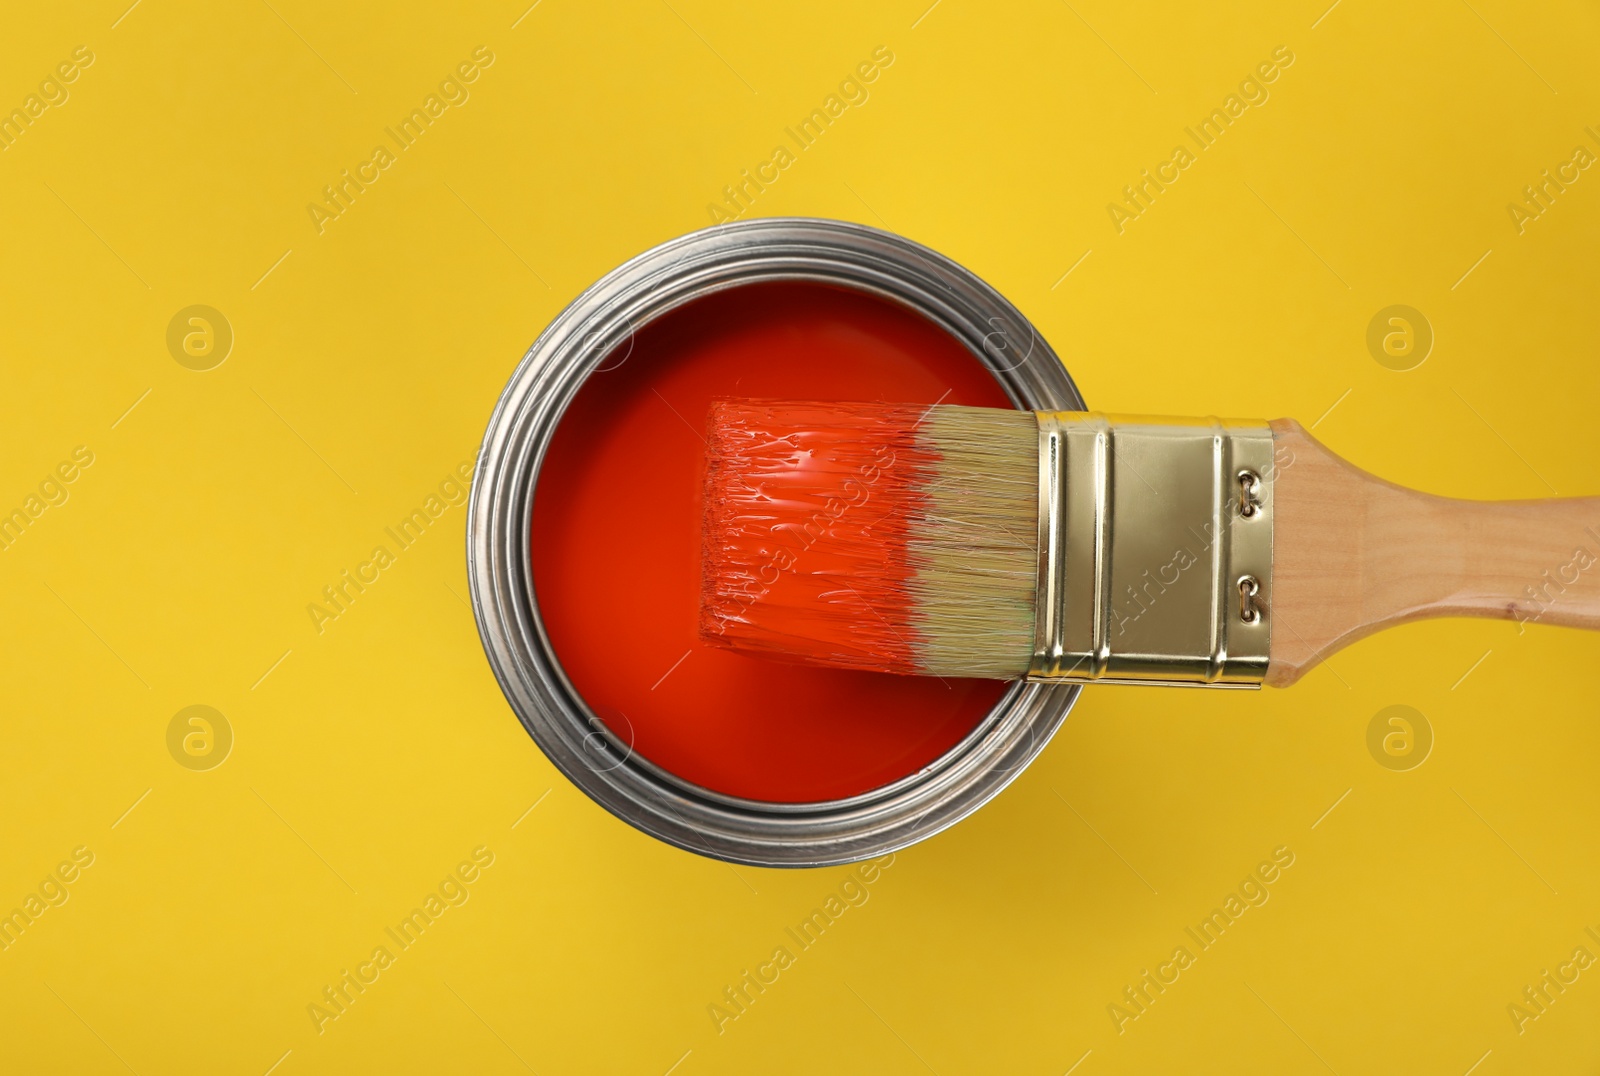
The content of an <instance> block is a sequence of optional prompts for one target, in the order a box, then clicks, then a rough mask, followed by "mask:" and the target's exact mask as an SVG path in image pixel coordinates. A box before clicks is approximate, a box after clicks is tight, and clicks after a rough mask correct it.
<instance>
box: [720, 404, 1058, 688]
mask: <svg viewBox="0 0 1600 1076" xmlns="http://www.w3.org/2000/svg"><path fill="white" fill-rule="evenodd" d="M707 450H708V451H707V458H708V461H709V463H708V467H707V472H706V512H705V534H704V578H703V582H702V597H701V617H700V633H701V635H702V636H703V637H704V638H705V639H706V640H707V641H709V642H712V643H715V644H718V645H722V646H728V647H732V648H734V649H738V650H745V651H749V652H753V653H759V654H762V655H765V656H768V657H777V658H782V659H786V660H790V661H798V662H803V663H806V664H813V665H828V666H835V667H841V668H851V669H869V670H874V671H879V672H893V673H905V674H914V675H927V676H950V677H959V676H974V677H987V678H991V679H1011V678H1014V677H1017V676H1021V675H1023V674H1024V673H1025V672H1026V671H1027V668H1028V664H1029V660H1030V658H1031V656H1032V653H1033V630H1034V624H1033V620H1034V593H1035V589H1036V581H1037V573H1038V550H1037V546H1038V514H1039V478H1038V467H1039V439H1038V425H1037V423H1036V421H1035V419H1034V417H1033V415H1032V414H1030V413H1028V412H1025V411H1004V410H991V409H987V408H977V407H958V406H934V407H928V406H925V405H899V404H867V403H792V402H780V401H763V400H722V401H718V402H717V403H715V404H713V405H712V410H711V422H710V436H709V438H708V441H707Z"/></svg>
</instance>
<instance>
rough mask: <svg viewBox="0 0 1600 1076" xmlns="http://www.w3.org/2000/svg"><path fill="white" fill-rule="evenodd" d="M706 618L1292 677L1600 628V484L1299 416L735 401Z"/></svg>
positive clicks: (777, 631) (995, 669) (820, 633)
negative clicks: (1408, 652) (1457, 629)
mask: <svg viewBox="0 0 1600 1076" xmlns="http://www.w3.org/2000/svg"><path fill="white" fill-rule="evenodd" d="M707 449H708V465H707V473H706V486H705V517H704V534H703V580H702V601H701V620H700V632H701V635H702V636H703V637H704V638H705V639H706V640H707V641H708V642H711V643H713V644H716V645H720V646H727V647H732V648H734V649H738V650H742V651H745V652H748V653H751V654H758V655H763V656H767V657H773V658H778V659H782V660H787V661H797V662H802V663H806V664H814V665H825V666H834V667H842V668H853V669H863V670H871V671H879V672H891V673H901V674H908V675H925V676H939V677H985V678H992V679H1017V678H1027V679H1029V680H1034V681H1041V682H1102V681H1110V682H1123V683H1147V684H1180V685H1184V684H1187V685H1210V686H1218V687H1255V686H1259V685H1260V684H1261V683H1263V682H1265V683H1267V684H1271V685H1273V686H1279V687H1282V686H1287V685H1288V684H1291V683H1293V682H1294V681H1296V680H1298V679H1299V678H1300V677H1301V676H1302V675H1304V674H1305V673H1306V672H1307V671H1308V670H1309V669H1311V668H1312V667H1313V666H1315V665H1316V664H1317V663H1318V662H1320V661H1321V660H1323V659H1324V658H1326V657H1327V656H1328V655H1329V654H1331V653H1333V652H1335V651H1337V650H1338V649H1340V648H1342V647H1344V646H1347V645H1349V644H1350V643H1353V642H1355V641H1356V640H1358V639H1361V638H1363V637H1365V636H1367V635H1370V634H1371V633H1373V632H1375V631H1378V630H1380V629H1382V628H1385V627H1389V626H1392V625H1395V624H1402V623H1406V622H1409V621H1413V620H1420V619H1424V618H1429V617H1442V616H1475V617H1495V618H1501V619H1513V620H1517V621H1519V622H1522V623H1524V624H1526V623H1541V624H1553V625H1564V626H1569V627H1579V628H1589V629H1596V628H1600V497H1580V498H1565V499H1549V500H1524V501H1502V502H1487V501H1469V500H1455V499H1450V498H1445V497H1437V496H1432V495H1430V494H1426V493H1420V492H1417V491H1415V490H1410V489H1405V488H1402V487H1400V486H1397V485H1394V484H1392V483H1389V482H1386V481H1384V480H1382V479H1380V478H1377V477H1375V476H1373V475H1371V474H1368V473H1367V472H1365V471H1362V470H1360V469H1359V468H1357V467H1354V466H1353V465H1351V464H1349V463H1347V462H1346V461H1344V460H1343V459H1341V458H1339V457H1338V456H1336V455H1334V454H1333V453H1332V452H1330V451H1329V450H1328V449H1327V448H1325V447H1323V446H1322V445H1321V444H1320V443H1319V442H1317V441H1316V440H1315V439H1314V438H1312V437H1311V435H1310V434H1309V433H1307V432H1306V431H1305V430H1304V429H1303V428H1301V426H1300V425H1299V424H1298V423H1296V422H1294V421H1293V420H1289V419H1281V420H1276V421H1273V422H1270V423H1268V422H1233V421H1226V422H1224V421H1218V420H1215V419H1195V420H1186V419H1161V418H1148V417H1143V416H1137V417H1123V416H1107V415H1100V414H1094V413H1078V412H1039V413H1033V412H1027V411H1005V410H995V409H988V408H974V407H959V406H944V405H936V406H931V407H930V406H926V405H896V404H881V403H823V402H791V401H764V400H721V401H717V402H716V403H715V404H714V405H713V407H712V412H711V421H710V427H709V436H708V439H707Z"/></svg>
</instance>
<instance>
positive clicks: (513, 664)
mask: <svg viewBox="0 0 1600 1076" xmlns="http://www.w3.org/2000/svg"><path fill="white" fill-rule="evenodd" d="M780 281H783V282H797V281H798V282H811V283H820V284H826V285H831V286H836V287H843V288H847V289H850V290H854V291H858V292H865V293H867V294H870V295H873V296H876V297H877V298H880V299H886V300H888V301H890V302H893V303H895V304H897V305H899V306H901V307H903V308H906V309H909V310H910V311H911V312H913V313H915V314H917V315H919V316H921V317H923V318H924V319H926V320H929V321H932V322H933V323H934V324H935V325H937V326H938V327H939V328H941V329H943V330H944V331H945V332H946V333H948V334H950V335H951V336H953V337H955V338H956V339H957V340H958V341H959V342H960V343H962V344H963V345H964V346H965V347H966V349H967V350H968V351H969V352H970V353H971V354H972V355H973V356H974V358H976V359H977V360H978V361H979V362H981V363H983V364H984V366H985V367H986V368H987V369H988V370H989V372H990V374H991V376H993V377H994V378H995V380H996V381H997V382H998V383H999V384H1000V386H1001V387H1002V388H1003V389H1004V391H1005V392H1006V394H1007V395H1008V396H1009V397H1010V399H1011V400H1012V402H1013V403H1014V404H1015V405H1016V406H1018V407H1021V408H1025V409H1029V410H1070V411H1077V410H1084V404H1083V399H1082V397H1081V396H1080V395H1079V393H1078V390H1077V387H1076V386H1075V385H1074V384H1073V382H1072V379H1071V377H1070V376H1069V375H1068V374H1067V371H1066V368H1065V366H1064V365H1062V363H1061V361H1060V359H1059V358H1058V357H1057V356H1056V354H1055V352H1054V351H1053V350H1052V349H1051V348H1050V346H1049V344H1048V343H1046V342H1045V341H1044V339H1043V338H1042V337H1040V336H1039V334H1038V332H1037V331H1036V330H1035V329H1034V327H1033V326H1032V324H1031V323H1030V322H1029V321H1028V320H1027V319H1026V318H1025V317H1023V315H1022V314H1021V312H1020V311H1018V310H1017V309H1016V307H1015V306H1013V305H1012V304H1011V303H1010V302H1009V301H1007V300H1006V299H1005V298H1004V296H1002V295H1001V294H1000V293H999V292H998V291H996V290H995V289H994V288H993V287H992V286H990V285H989V284H987V283H985V282H984V281H983V280H982V279H980V278H979V277H978V276H976V275H975V274H973V273H972V272H970V271H969V270H967V269H965V268H963V267H962V266H960V265H958V264H957V263H956V262H954V261H952V260H950V259H949V258H947V257H945V256H943V255H941V254H938V253H936V252H934V251H932V250H930V249H928V248H926V247H923V246H921V245H920V244H917V243H914V242H912V241H911V240H908V239H905V238H903V237H901V236H897V235H894V234H892V233H889V232H885V231H880V230H878V229H876V228H870V227H866V226H864V225H859V224H850V223H846V222H843V221H834V220H825V219H819V218H807V217H780V218H764V219H759V220H750V221H739V222H735V223H731V224H721V225H716V226H714V227H712V228H708V229H705V230H702V231H698V232H691V233H689V234H688V235H684V236H680V237H678V238H676V239H671V240H668V241H667V242H665V243H662V244H660V245H658V246H656V247H653V248H651V249H650V250H647V251H645V252H644V253H642V254H640V255H638V256H636V257H634V258H632V259H630V260H628V261H627V262H625V263H623V264H622V265H620V266H618V267H617V268H615V269H613V270H611V271H610V272H608V273H606V274H605V275H604V276H602V277H601V278H600V279H599V280H597V281H596V282H595V283H594V284H592V285H590V286H589V287H588V288H586V289H585V290H584V291H583V292H582V293H581V294H580V295H579V296H578V297H577V298H575V299H574V300H573V301H572V302H571V303H570V304H569V305H568V306H567V308H566V309H565V310H563V311H562V312H561V313H560V314H558V315H557V316H556V317H555V318H554V319H553V320H552V321H551V322H550V324H549V325H548V326H547V327H546V328H545V330H544V331H543V332H542V333H540V334H539V337H538V338H537V339H536V340H535V341H534V342H533V344H532V345H531V346H530V347H529V348H528V350H527V352H526V353H525V354H524V355H523V358H522V360H521V362H520V363H519V364H518V366H517V368H516V370H515V372H513V374H512V375H511V378H510V380H509V381H508V382H507V384H506V387H505V389H504V391H503V392H502V394H501V396H500V399H499V401H498V402H497V404H496V406H495V409H494V413H493V415H492V416H491V418H490V420H489V424H488V427H487V429H486V431H485V434H484V439H483V444H482V448H481V450H480V451H479V454H478V459H477V464H476V468H475V474H474V478H473V484H472V493H471V499H470V501H469V504H468V519H467V574H468V581H469V585H470V589H471V599H472V608H473V614H474V617H475V619H476V621H477V625H478V633H479V637H480V639H481V640H482V642H483V646H484V652H485V655H486V656H487V658H488V660H489V665H490V667H491V668H492V669H493V671H494V674H495V677H496V679H497V680H498V681H499V684H500V688H501V690H502V692H503V693H504V694H505V697H506V700H507V702H509V703H510V705H511V708H512V710H513V712H515V713H516V715H517V717H518V719H519V720H520V721H521V722H522V725H523V727H524V728H525V729H527V731H528V733H529V735H530V736H532V738H533V740H534V742H535V743H536V744H537V745H538V746H539V748H540V750H541V751H543V752H544V754H545V755H546V757H548V758H549V759H550V761H551V762H552V763H554V764H555V766H556V767H557V768H558V769H559V770H561V771H562V773H563V774H564V775H565V776H566V777H567V778H568V779H569V780H570V781H572V782H573V783H574V784H575V785H577V786H578V787H579V788H580V789H581V790H582V791H583V792H584V793H585V794H586V795H588V796H589V797H590V798H591V799H593V800H594V801H595V802H597V803H598V804H600V805H601V806H602V807H604V808H605V809H606V810H608V811H610V812H611V813H612V814H614V815H616V816H617V817H618V818H620V819H622V820H623V821H625V822H627V823H629V824H630V825H632V826H634V827H636V828H638V829H640V830H642V831H644V832H645V833H648V834H650V835H651V836H654V837H656V838H658V839H660V840H663V841H666V842H667V843H669V844H672V845H675V846H677V847H679V848H683V849H685V850H687V851H691V852H696V853H698V854H700V855H705V856H710V857H712V858H715V859H721V860H726V861H729V862H734V863H743V864H749V865H752V866H766V867H812V866H826V865H833V864H842V863H851V862H857V861H860V860H864V859H869V858H872V857H875V856H881V855H886V854H888V853H890V852H893V851H896V850H898V849H901V848H904V847H906V846H908V845H910V844H914V843H916V842H918V841H921V840H924V839H926V838H927V837H930V836H932V835H933V834H935V833H937V832H939V831H941V830H943V829H945V828H946V827H948V826H950V825H952V824H954V823H955V822H957V821H959V820H960V819H962V818H964V817H966V815H968V814H970V813H971V812H972V811H974V810H976V809H977V808H978V807H980V806H982V805H983V804H984V803H986V802H988V801H989V800H990V799H992V798H993V797H994V796H995V795H996V794H998V793H999V792H1000V790H1001V789H1003V788H1004V787H1005V786H1006V785H1007V784H1009V783H1010V782H1011V781H1012V780H1013V779H1014V778H1015V777H1016V776H1017V774H1019V773H1020V772H1021V771H1022V769H1023V768H1024V767H1026V766H1027V764H1028V763H1029V762H1031V761H1032V760H1033V758H1034V757H1036V756H1037V755H1038V753H1039V751H1041V750H1042V749H1043V747H1044V745H1045V744H1046V743H1047V742H1048V741H1049V739H1050V737H1051V736H1052V735H1053V734H1054V733H1055V731H1056V729H1057V728H1059V727H1060V724H1061V722H1062V721H1063V720H1064V719H1065V718H1066V715H1067V713H1068V711H1070V710H1071V708H1072V706H1073V703H1074V702H1075V701H1076V699H1077V695H1078V691H1079V688H1078V687H1077V686H1075V685H1040V684H1028V683H1023V682H1017V683H1014V684H1012V685H1011V686H1010V688H1008V689H1007V691H1006V692H1005V694H1004V695H1002V696H1001V698H1000V699H999V700H998V701H997V702H996V703H995V705H994V707H993V708H992V709H991V710H990V711H989V713H988V714H987V715H985V717H984V718H983V719H982V720H981V721H980V722H979V723H978V724H977V725H976V726H975V727H974V728H973V729H972V731H971V732H969V733H968V734H967V735H966V736H965V737H963V738H962V739H961V741H960V742H958V743H957V744H956V745H955V746H953V747H951V748H950V749H949V750H948V751H946V752H945V753H944V754H943V755H941V756H940V757H939V758H938V759H936V760H935V761H934V762H932V763H930V764H929V765H928V766H926V767H924V768H923V769H922V770H920V771H918V772H917V773H914V774H910V775H907V776H906V777H903V778H900V779H899V780H897V781H894V782H891V783H890V784H887V785H883V786H880V787H879V788H875V789H872V790H869V791H867V792H864V793H860V794H858V795H855V796H852V797H849V798H846V799H838V800H827V801H822V802H812V803H771V802H765V801H758V800H750V799H743V798H740V797H736V796H730V795H726V794H724V793H719V792H715V791H713V790H710V789H707V788H704V787H702V786H699V785H696V784H693V783H691V782H688V781H686V780H684V779H683V778H680V777H678V776H676V775H674V774H672V773H669V772H668V771H666V770H664V769H662V768H661V767H659V766H656V765H654V764H653V763H651V762H649V761H648V760H646V759H644V758H642V757H639V756H637V755H635V754H634V753H633V751H632V748H631V745H629V744H627V743H625V742H624V741H623V740H622V739H621V738H620V737H618V736H617V735H616V733H615V732H614V731H612V730H611V729H610V728H609V727H608V726H607V725H606V724H605V723H604V722H603V721H601V720H600V719H599V717H598V716H596V715H595V714H594V712H593V711H592V710H591V709H590V708H589V706H588V705H587V704H586V703H585V702H584V700H583V698H582V696H581V695H580V694H579V693H578V691H577V689H576V688H575V687H574V685H573V684H572V683H571V682H570V681H569V680H568V678H567V676H566V674H565V673H564V672H563V671H562V668H561V664H560V662H559V660H558V659H557V657H556V654H555V650H554V648H553V646H552V645H551V643H550V640H549V638H548V636H547V635H546V633H545V630H544V625H543V621H542V619H541V617H540V615H539V610H538V605H537V601H536V599H535V597H534V592H533V586H532V565H531V563H530V561H531V556H532V554H531V544H530V541H529V538H530V527H531V521H532V509H533V496H534V491H535V487H536V484H537V479H538V473H539V469H540V467H541V465H542V463H543V460H544V456H545V453H546V451H547V449H548V448H549V445H550V441H551V439H552V437H553V436H554V434H555V430H556V427H557V426H558V425H559V423H560V420H561V417H562V415H563V414H564V413H565V411H566V408H567V406H568V405H569V404H570V403H571V402H572V399H573V397H574V396H575V395H576V394H577V392H578V390H579V388H581V386H582V385H583V383H584V381H585V380H586V379H587V377H588V376H589V375H590V374H591V373H593V372H595V371H596V369H597V368H599V367H601V366H603V365H604V363H605V360H606V359H607V358H608V357H609V356H610V355H612V354H613V353H614V352H615V351H616V350H617V349H618V348H619V347H621V346H623V345H624V344H626V343H628V342H629V341H630V340H631V336H632V334H633V333H634V332H636V331H637V330H638V329H639V328H641V327H642V326H644V325H646V324H648V323H650V322H652V321H655V320H656V319H658V318H660V317H662V316H664V315H666V314H668V313H670V312H671V311H673V310H676V309H678V308H679V307H681V306H684V305H686V304H688V303H690V302H693V301H694V300H696V299H699V298H702V297H704V296H706V295H710V294H713V293H715V292H720V291H724V290H727V289H730V288H737V287H742V286H747V285H751V284H758V283H769V282H780ZM1022 340H1026V341H1027V343H1026V345H1023V344H1020V343H1018V341H1022Z"/></svg>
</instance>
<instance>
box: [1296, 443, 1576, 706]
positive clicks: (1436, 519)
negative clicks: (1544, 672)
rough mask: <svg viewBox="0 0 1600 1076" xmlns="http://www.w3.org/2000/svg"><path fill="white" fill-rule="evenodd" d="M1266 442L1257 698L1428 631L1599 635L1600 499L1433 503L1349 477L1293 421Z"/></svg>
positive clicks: (1354, 474)
mask: <svg viewBox="0 0 1600 1076" xmlns="http://www.w3.org/2000/svg"><path fill="white" fill-rule="evenodd" d="M1272 433H1273V440H1274V448H1275V449H1276V455H1277V458H1278V461H1279V462H1278V464H1277V470H1276V472H1275V474H1274V475H1273V482H1272V497H1273V556H1272V560H1273V564H1272V589H1273V595H1272V607H1271V609H1270V610H1269V614H1270V615H1271V616H1272V617H1273V620H1272V641H1271V646H1270V649H1269V657H1268V664H1267V677H1266V682H1267V683H1268V684H1271V685H1273V686H1274V687H1286V686H1288V685H1289V684H1292V683H1294V682H1295V681H1296V680H1298V679H1300V677H1301V676H1303V675H1305V673H1306V672H1307V671H1308V670H1310V669H1311V668H1312V667H1313V666H1315V665H1316V664H1317V663H1318V662H1319V661H1321V660H1323V659H1324V658H1326V657H1327V656H1328V655H1329V654H1331V653H1333V652H1334V651H1336V650H1339V649H1342V648H1343V647H1345V646H1348V645H1349V644H1351V643H1353V642H1355V641H1356V640H1357V639H1361V638H1364V637H1365V636H1368V635H1371V634H1372V633H1373V632H1375V631H1378V630H1379V629H1381V628H1386V627H1389V626H1390V625H1393V624H1404V623H1406V622H1408V621H1412V620H1421V619H1423V618H1425V617H1441V616H1481V617H1495V618H1497V619H1501V620H1518V621H1524V622H1531V623H1539V624H1559V625H1563V626H1565V627H1573V628H1590V629H1600V497H1571V498H1561V499H1547V500H1532V501H1462V500H1455V499H1452V498H1449V497H1435V496H1433V495H1431V494H1427V493H1418V492H1417V491H1416V490H1410V489H1405V488H1403V487H1401V486H1396V485H1394V484H1393V483H1390V482H1385V481H1384V480H1383V479H1381V478H1378V477H1376V476H1374V475H1370V474H1368V473H1367V472H1365V471H1363V470H1361V469H1360V468H1357V467H1354V466H1352V465H1351V464H1349V463H1346V462H1345V461H1344V460H1342V459H1340V458H1339V457H1338V456H1336V455H1334V454H1333V453H1332V452H1330V451H1328V450H1327V449H1326V448H1324V447H1323V446H1322V445H1321V444H1320V443H1318V441H1317V440H1316V439H1315V438H1313V437H1312V436H1311V435H1310V434H1309V433H1307V432H1306V431H1305V430H1304V429H1303V428H1301V426H1300V424H1299V423H1298V422H1295V421H1293V420H1290V419H1280V420H1278V421H1275V422H1273V423H1272Z"/></svg>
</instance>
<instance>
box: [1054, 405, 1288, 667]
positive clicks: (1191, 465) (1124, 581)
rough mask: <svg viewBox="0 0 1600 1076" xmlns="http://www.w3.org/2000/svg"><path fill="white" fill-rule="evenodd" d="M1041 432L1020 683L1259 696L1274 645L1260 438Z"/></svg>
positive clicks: (1205, 432)
mask: <svg viewBox="0 0 1600 1076" xmlns="http://www.w3.org/2000/svg"><path fill="white" fill-rule="evenodd" d="M1038 418H1039V590H1038V604H1037V611H1036V613H1035V620H1034V649H1033V663H1032V665H1031V666H1030V668H1029V670H1028V679H1029V680H1032V681H1037V682H1046V683H1100V682H1110V683H1123V684H1170V685H1188V686H1211V687H1260V686H1261V680H1262V678H1263V677H1264V676H1266V672H1267V648H1268V644H1269V642H1270V641H1271V637H1272V617H1271V613H1270V608H1271V596H1272V467H1273V454H1272V431H1271V430H1270V429H1269V428H1268V426H1267V424H1266V423H1264V422H1221V421H1219V420H1217V419H1199V420H1194V419H1187V420H1176V419H1161V418H1146V417H1143V416H1127V415H1121V416H1118V415H1101V414H1096V413H1080V412H1069V411H1054V412H1040V413H1039V415H1038Z"/></svg>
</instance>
